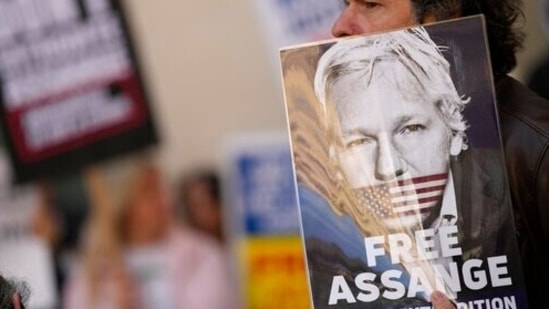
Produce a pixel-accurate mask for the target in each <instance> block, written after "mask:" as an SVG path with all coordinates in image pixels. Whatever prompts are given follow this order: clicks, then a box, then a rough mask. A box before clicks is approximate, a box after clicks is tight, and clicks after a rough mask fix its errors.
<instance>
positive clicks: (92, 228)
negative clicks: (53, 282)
mask: <svg viewBox="0 0 549 309" xmlns="http://www.w3.org/2000/svg"><path fill="white" fill-rule="evenodd" d="M95 178H97V177H95ZM89 179H90V181H89V182H90V185H89V187H90V192H91V196H92V199H94V198H93V196H95V201H93V202H92V203H93V204H94V205H95V208H94V210H93V211H92V213H93V214H92V217H91V218H90V224H89V227H88V235H87V236H88V237H87V239H86V240H85V245H84V247H85V249H84V251H83V252H84V255H83V260H82V261H83V264H82V266H83V267H81V268H79V269H77V270H75V272H74V276H72V278H71V279H70V282H69V284H68V285H67V288H66V294H65V307H66V308H67V309H71V308H83V309H85V308H94V309H95V308H100V309H103V308H105V309H110V308H121V309H126V308H132V309H133V308H144V309H147V308H155V309H157V308H158V309H163V308H166V309H168V308H169V309H171V308H190V309H192V308H201V309H208V308H212V309H221V308H233V307H234V305H233V302H234V300H233V295H234V293H231V286H232V285H231V283H230V280H229V270H228V267H227V261H226V260H225V259H224V255H223V253H222V251H221V249H220V247H219V245H218V243H217V242H216V241H215V240H214V239H212V238H210V237H208V236H206V235H203V234H200V233H199V232H196V231H194V230H191V229H188V228H185V227H182V226H180V225H179V224H177V223H176V216H175V215H174V214H173V209H172V205H173V204H172V200H171V197H170V194H169V193H168V191H167V189H166V187H165V185H164V183H163V181H162V178H161V175H160V172H159V170H158V169H157V168H156V167H155V166H154V165H152V164H149V163H146V164H143V165H141V166H140V167H139V169H138V171H137V173H136V174H135V176H134V177H133V180H132V181H131V185H130V187H129V190H128V192H127V194H126V195H125V198H124V199H123V203H122V207H120V208H119V209H118V210H117V208H116V207H112V206H109V205H110V204H112V202H110V201H109V199H108V194H106V192H107V191H108V190H107V189H106V186H105V185H101V181H98V180H97V179H96V180H94V177H90V178H89ZM94 188H95V189H94Z"/></svg>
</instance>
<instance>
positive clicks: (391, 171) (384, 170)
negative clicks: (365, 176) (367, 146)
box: [375, 139, 408, 181]
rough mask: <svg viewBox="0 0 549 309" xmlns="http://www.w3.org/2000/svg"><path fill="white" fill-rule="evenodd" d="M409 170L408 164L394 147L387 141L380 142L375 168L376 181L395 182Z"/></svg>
mask: <svg viewBox="0 0 549 309" xmlns="http://www.w3.org/2000/svg"><path fill="white" fill-rule="evenodd" d="M407 170H408V166H407V164H406V162H405V161H404V160H403V159H402V156H401V154H400V153H399V151H398V150H397V149H395V147H394V145H393V144H392V143H391V142H390V141H389V140H387V139H381V140H379V144H378V150H377V160H376V168H375V177H376V179H378V180H383V181H388V180H393V179H395V178H397V177H399V176H401V175H402V174H404V173H405V172H407Z"/></svg>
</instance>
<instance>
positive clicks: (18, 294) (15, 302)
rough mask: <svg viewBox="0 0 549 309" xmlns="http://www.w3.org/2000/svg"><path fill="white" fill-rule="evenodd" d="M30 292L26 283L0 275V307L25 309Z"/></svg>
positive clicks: (3, 308)
mask: <svg viewBox="0 0 549 309" xmlns="http://www.w3.org/2000/svg"><path fill="white" fill-rule="evenodd" d="M29 294H30V291H29V289H28V287H27V286H26V284H24V283H22V282H18V281H15V280H9V279H6V278H4V277H2V275H0V309H24V308H25V305H26V303H27V300H28V298H29Z"/></svg>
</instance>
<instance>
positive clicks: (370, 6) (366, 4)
mask: <svg viewBox="0 0 549 309" xmlns="http://www.w3.org/2000/svg"><path fill="white" fill-rule="evenodd" d="M360 4H361V5H362V6H363V7H365V8H367V9H373V8H375V7H377V6H378V5H379V3H377V2H372V1H361V2H360Z"/></svg>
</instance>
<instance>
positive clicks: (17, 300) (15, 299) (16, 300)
mask: <svg viewBox="0 0 549 309" xmlns="http://www.w3.org/2000/svg"><path fill="white" fill-rule="evenodd" d="M11 302H12V304H13V308H15V309H23V306H21V296H20V295H19V293H17V292H15V293H13V295H12V296H11Z"/></svg>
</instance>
